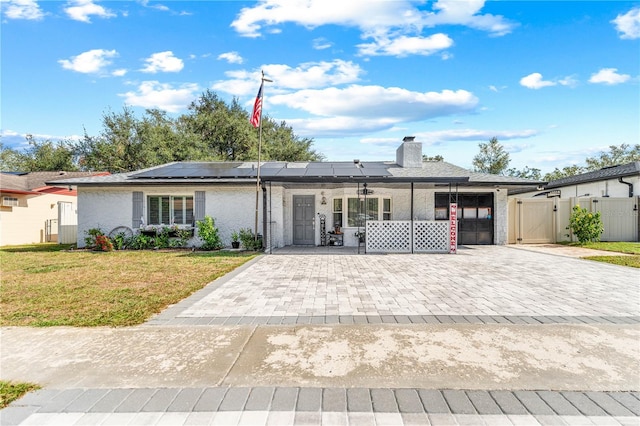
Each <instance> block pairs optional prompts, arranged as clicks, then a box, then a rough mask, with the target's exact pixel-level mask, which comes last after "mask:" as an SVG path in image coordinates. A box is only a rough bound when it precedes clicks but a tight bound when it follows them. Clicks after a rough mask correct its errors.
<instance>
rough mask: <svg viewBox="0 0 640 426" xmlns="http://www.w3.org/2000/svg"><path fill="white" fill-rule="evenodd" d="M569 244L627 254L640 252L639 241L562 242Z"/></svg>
mask: <svg viewBox="0 0 640 426" xmlns="http://www.w3.org/2000/svg"><path fill="white" fill-rule="evenodd" d="M564 244H567V245H571V246H576V247H584V248H589V249H595V250H604V251H615V252H618V253H627V254H640V243H633V242H627V241H613V242H602V241H598V242H595V243H585V244H580V243H564Z"/></svg>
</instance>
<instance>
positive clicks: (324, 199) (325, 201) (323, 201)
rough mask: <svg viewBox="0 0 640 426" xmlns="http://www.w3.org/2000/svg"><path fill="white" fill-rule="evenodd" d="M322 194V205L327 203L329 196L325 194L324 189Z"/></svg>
mask: <svg viewBox="0 0 640 426" xmlns="http://www.w3.org/2000/svg"><path fill="white" fill-rule="evenodd" d="M320 195H322V200H321V201H320V204H322V205H325V204H327V197H325V196H324V191H322V192H321V193H320Z"/></svg>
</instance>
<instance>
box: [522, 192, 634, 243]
mask: <svg viewBox="0 0 640 426" xmlns="http://www.w3.org/2000/svg"><path fill="white" fill-rule="evenodd" d="M575 205H579V206H580V207H582V208H585V209H587V210H589V211H591V212H594V213H595V212H600V214H601V217H602V223H603V225H604V232H603V233H602V235H601V236H600V241H640V236H639V234H638V230H639V229H640V227H639V223H638V208H639V207H640V197H631V198H608V197H590V198H586V197H582V198H542V199H537V198H525V199H518V198H513V199H510V200H509V244H540V243H556V242H560V241H575V237H573V235H572V234H571V231H570V230H569V229H567V227H568V226H569V217H570V216H571V210H572V208H573V206H575Z"/></svg>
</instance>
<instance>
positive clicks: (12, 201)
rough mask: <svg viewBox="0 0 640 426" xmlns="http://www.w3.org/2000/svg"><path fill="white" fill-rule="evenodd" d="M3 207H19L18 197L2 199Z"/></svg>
mask: <svg viewBox="0 0 640 426" xmlns="http://www.w3.org/2000/svg"><path fill="white" fill-rule="evenodd" d="M2 205H3V206H5V207H18V199H17V198H16V197H2Z"/></svg>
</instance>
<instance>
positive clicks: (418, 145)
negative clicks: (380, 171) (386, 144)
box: [396, 136, 422, 167]
mask: <svg viewBox="0 0 640 426" xmlns="http://www.w3.org/2000/svg"><path fill="white" fill-rule="evenodd" d="M415 138H416V137H415V136H405V137H404V138H403V139H402V145H400V146H399V147H398V149H397V150H396V163H398V165H399V166H400V167H422V142H415Z"/></svg>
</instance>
